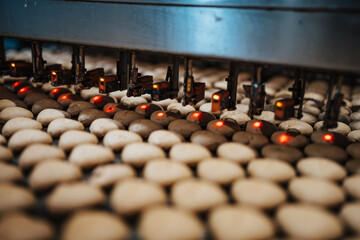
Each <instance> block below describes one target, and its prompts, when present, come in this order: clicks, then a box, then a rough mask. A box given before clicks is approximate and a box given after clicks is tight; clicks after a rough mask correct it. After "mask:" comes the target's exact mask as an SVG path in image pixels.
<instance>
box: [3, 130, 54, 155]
mask: <svg viewBox="0 0 360 240" xmlns="http://www.w3.org/2000/svg"><path fill="white" fill-rule="evenodd" d="M34 143H45V144H51V143H52V137H51V136H50V135H49V134H47V133H46V132H43V131H40V130H38V129H24V130H20V131H17V132H16V133H14V134H13V135H12V136H11V138H10V140H9V144H8V146H9V148H10V149H11V150H12V151H20V150H22V149H23V148H25V147H27V146H29V145H31V144H34Z"/></svg>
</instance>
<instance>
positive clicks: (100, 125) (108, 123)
mask: <svg viewBox="0 0 360 240" xmlns="http://www.w3.org/2000/svg"><path fill="white" fill-rule="evenodd" d="M124 128H125V127H124V125H122V123H121V122H119V121H116V120H113V119H108V118H99V119H96V120H95V121H93V122H92V123H91V125H90V128H89V129H90V132H91V133H93V134H95V135H96V136H97V137H104V136H105V134H106V133H108V132H110V131H111V130H116V129H124Z"/></svg>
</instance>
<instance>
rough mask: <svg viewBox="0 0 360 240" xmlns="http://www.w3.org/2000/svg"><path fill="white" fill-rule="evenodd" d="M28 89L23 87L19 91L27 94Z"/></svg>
mask: <svg viewBox="0 0 360 240" xmlns="http://www.w3.org/2000/svg"><path fill="white" fill-rule="evenodd" d="M27 90H28V88H27V87H23V88H21V89H20V90H19V93H24V92H27Z"/></svg>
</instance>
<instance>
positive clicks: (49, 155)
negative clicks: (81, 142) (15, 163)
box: [19, 143, 66, 168]
mask: <svg viewBox="0 0 360 240" xmlns="http://www.w3.org/2000/svg"><path fill="white" fill-rule="evenodd" d="M65 158H66V155H65V152H64V151H63V150H62V149H61V148H58V147H55V146H50V145H46V144H38V143H36V144H31V145H30V146H28V147H27V148H25V149H24V150H23V151H22V152H21V154H20V157H19V166H20V167H21V168H30V167H32V166H34V165H36V164H37V163H39V162H42V161H46V160H49V159H65Z"/></svg>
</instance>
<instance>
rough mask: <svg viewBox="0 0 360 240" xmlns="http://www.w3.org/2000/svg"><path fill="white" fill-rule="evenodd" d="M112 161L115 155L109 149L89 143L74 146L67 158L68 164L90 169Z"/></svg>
mask: <svg viewBox="0 0 360 240" xmlns="http://www.w3.org/2000/svg"><path fill="white" fill-rule="evenodd" d="M114 160H115V155H114V153H113V151H111V149H109V148H107V147H103V146H100V145H97V144H91V143H85V144H81V145H78V146H76V147H75V148H74V149H73V150H72V151H71V153H70V156H69V162H72V163H75V164H76V165H78V166H80V167H81V168H90V167H93V166H96V165H100V164H104V163H109V162H113V161H114Z"/></svg>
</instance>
